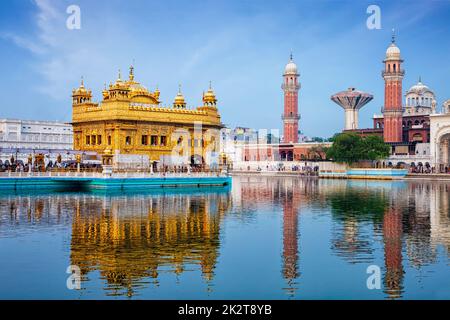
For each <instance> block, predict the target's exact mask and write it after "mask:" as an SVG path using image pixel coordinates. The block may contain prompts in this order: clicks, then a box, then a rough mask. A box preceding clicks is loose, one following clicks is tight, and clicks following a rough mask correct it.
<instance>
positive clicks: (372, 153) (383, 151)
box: [327, 132, 390, 164]
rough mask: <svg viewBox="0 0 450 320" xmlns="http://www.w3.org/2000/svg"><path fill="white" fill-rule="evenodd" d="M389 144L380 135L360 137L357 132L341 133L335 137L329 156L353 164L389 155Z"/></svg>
mask: <svg viewBox="0 0 450 320" xmlns="http://www.w3.org/2000/svg"><path fill="white" fill-rule="evenodd" d="M389 150H390V148H389V146H388V145H387V144H385V143H384V141H383V139H382V138H381V137H379V136H373V135H371V136H367V137H364V138H362V137H360V136H359V135H357V134H355V133H347V132H345V133H340V134H337V135H335V136H334V137H333V145H332V146H331V147H330V148H329V149H328V152H327V158H329V159H333V160H335V161H337V162H346V163H349V164H352V163H354V162H358V161H361V160H378V159H383V158H386V157H388V156H389Z"/></svg>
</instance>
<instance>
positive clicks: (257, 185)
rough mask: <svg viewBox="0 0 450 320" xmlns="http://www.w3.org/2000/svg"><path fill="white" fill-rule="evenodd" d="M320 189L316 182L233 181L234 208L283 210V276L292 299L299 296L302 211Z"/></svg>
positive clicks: (244, 178) (285, 180) (256, 178)
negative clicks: (300, 222) (297, 294)
mask: <svg viewBox="0 0 450 320" xmlns="http://www.w3.org/2000/svg"><path fill="white" fill-rule="evenodd" d="M317 187H318V180H317V179H296V178H294V179H292V178H285V177H277V178H275V177H272V178H267V177H241V178H240V179H237V181H233V204H238V203H241V207H243V208H246V206H251V207H253V209H257V207H258V206H260V205H262V206H266V205H268V204H269V205H274V206H275V207H277V208H280V209H281V210H282V244H283V246H282V252H281V258H282V266H281V273H282V276H283V278H284V280H285V282H286V285H287V286H286V287H285V288H284V291H285V292H286V294H287V295H289V296H291V297H293V296H295V294H296V290H297V289H298V278H299V277H300V270H299V255H300V254H301V253H300V252H299V214H300V211H301V210H300V207H301V206H302V205H307V204H308V203H311V202H312V201H313V199H314V194H315V193H317V192H318V190H317Z"/></svg>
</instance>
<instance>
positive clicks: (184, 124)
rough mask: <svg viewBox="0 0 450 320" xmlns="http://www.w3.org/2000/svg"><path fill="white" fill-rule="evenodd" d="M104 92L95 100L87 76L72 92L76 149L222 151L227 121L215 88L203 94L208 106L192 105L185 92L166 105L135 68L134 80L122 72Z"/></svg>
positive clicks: (155, 155) (152, 153)
mask: <svg viewBox="0 0 450 320" xmlns="http://www.w3.org/2000/svg"><path fill="white" fill-rule="evenodd" d="M102 95H103V99H102V101H101V102H100V103H96V102H93V100H92V92H91V90H88V89H86V88H85V86H84V83H83V80H82V81H81V85H80V87H79V88H77V89H75V90H73V92H72V106H73V108H72V112H73V113H72V124H73V134H74V149H75V150H83V151H84V150H86V151H96V152H98V153H99V154H102V153H104V152H105V150H110V151H112V152H113V153H115V154H117V153H120V154H138V155H148V156H149V158H150V160H159V159H160V158H161V156H168V155H172V154H173V150H176V152H177V153H179V154H180V155H182V154H183V155H187V154H188V155H190V156H191V157H194V156H201V157H202V158H200V157H199V158H200V159H202V160H203V159H204V158H205V156H206V152H217V151H218V149H219V145H218V144H219V140H220V139H219V131H220V129H221V128H222V127H223V125H222V123H221V119H220V115H219V112H218V109H217V99H216V96H215V93H214V91H213V90H212V88H211V86H210V87H209V89H208V90H207V92H206V93H203V99H202V101H203V104H202V105H201V106H199V107H197V108H195V109H189V108H187V106H186V101H185V99H184V96H183V95H182V93H181V90H179V91H178V94H177V95H176V97H175V99H174V103H173V105H171V106H162V105H161V103H160V100H159V96H160V92H159V90H158V89H156V90H155V91H153V92H151V91H149V90H148V89H147V88H145V87H144V86H143V85H141V84H140V83H139V82H137V81H135V78H134V68H133V66H131V67H130V72H129V78H128V80H122V79H121V75H120V72H119V77H118V79H117V80H116V81H115V82H114V83H111V84H110V85H109V87H106V86H105V89H104V90H103V92H102ZM194 129H195V130H194Z"/></svg>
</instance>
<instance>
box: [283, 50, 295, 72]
mask: <svg viewBox="0 0 450 320" xmlns="http://www.w3.org/2000/svg"><path fill="white" fill-rule="evenodd" d="M284 74H292V75H297V65H296V64H295V62H294V60H292V55H291V58H290V60H289V62H288V64H287V65H286V67H285V68H284Z"/></svg>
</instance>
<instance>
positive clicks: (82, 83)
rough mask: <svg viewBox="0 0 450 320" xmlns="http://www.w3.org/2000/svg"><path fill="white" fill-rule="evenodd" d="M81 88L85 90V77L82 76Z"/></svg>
mask: <svg viewBox="0 0 450 320" xmlns="http://www.w3.org/2000/svg"><path fill="white" fill-rule="evenodd" d="M81 87H82V88H84V77H83V76H81Z"/></svg>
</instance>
